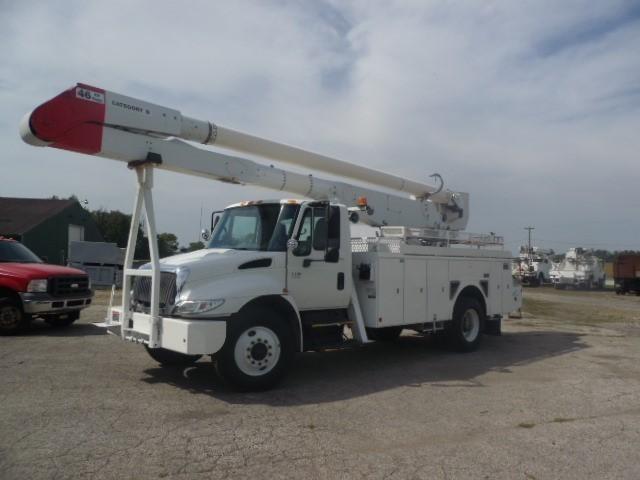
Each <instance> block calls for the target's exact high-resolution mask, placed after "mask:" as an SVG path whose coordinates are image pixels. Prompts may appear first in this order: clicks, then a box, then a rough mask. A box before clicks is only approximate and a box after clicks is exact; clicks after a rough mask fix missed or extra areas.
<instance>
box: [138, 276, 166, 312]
mask: <svg viewBox="0 0 640 480" xmlns="http://www.w3.org/2000/svg"><path fill="white" fill-rule="evenodd" d="M175 299H176V274H175V273H173V272H160V308H161V309H167V307H172V306H173V304H174V302H175ZM132 301H133V304H134V305H137V306H140V307H143V308H144V309H146V308H149V307H150V306H151V277H136V278H135V279H134V281H133V296H132Z"/></svg>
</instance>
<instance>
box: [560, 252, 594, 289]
mask: <svg viewBox="0 0 640 480" xmlns="http://www.w3.org/2000/svg"><path fill="white" fill-rule="evenodd" d="M551 282H552V283H553V286H554V287H555V288H559V289H564V288H567V287H573V288H585V289H587V290H591V289H594V288H604V282H605V273H604V265H603V262H602V260H601V259H600V258H598V257H596V256H595V255H593V252H592V251H590V250H585V249H584V248H580V247H575V248H570V249H569V250H568V251H567V253H566V254H565V256H564V259H563V260H562V261H561V262H560V263H559V264H558V265H557V268H554V269H553V270H552V271H551Z"/></svg>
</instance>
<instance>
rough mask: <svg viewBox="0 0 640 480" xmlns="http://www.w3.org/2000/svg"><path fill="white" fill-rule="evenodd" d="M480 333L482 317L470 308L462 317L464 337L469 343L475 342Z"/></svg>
mask: <svg viewBox="0 0 640 480" xmlns="http://www.w3.org/2000/svg"><path fill="white" fill-rule="evenodd" d="M478 333H480V315H478V312H477V311H476V310H475V309H473V308H470V309H468V310H467V311H466V312H464V315H463V316H462V335H463V336H464V339H465V340H466V341H467V342H473V341H474V340H475V339H476V338H477V337H478Z"/></svg>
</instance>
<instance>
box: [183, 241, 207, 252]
mask: <svg viewBox="0 0 640 480" xmlns="http://www.w3.org/2000/svg"><path fill="white" fill-rule="evenodd" d="M203 248H204V243H202V242H200V241H197V242H189V246H188V247H187V252H194V251H196V250H202V249H203Z"/></svg>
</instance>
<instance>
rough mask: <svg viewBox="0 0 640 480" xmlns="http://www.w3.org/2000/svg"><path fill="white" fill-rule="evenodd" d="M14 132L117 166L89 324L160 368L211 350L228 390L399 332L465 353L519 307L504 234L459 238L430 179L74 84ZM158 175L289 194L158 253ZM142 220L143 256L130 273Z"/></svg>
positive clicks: (445, 197)
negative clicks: (120, 208) (444, 341)
mask: <svg viewBox="0 0 640 480" xmlns="http://www.w3.org/2000/svg"><path fill="white" fill-rule="evenodd" d="M20 131H21V136H22V138H23V139H24V140H25V141H26V142H27V143H30V144H32V145H36V146H49V147H55V148H61V149H65V150H70V151H73V152H79V153H84V154H88V155H94V156H99V157H104V158H108V159H112V160H117V161H120V162H124V163H125V164H127V165H128V166H129V168H131V169H132V170H134V171H135V173H136V178H137V192H136V196H135V200H134V208H133V215H132V221H131V230H130V235H129V242H128V246H127V253H126V257H125V268H124V276H123V285H124V286H123V295H122V303H121V305H119V306H115V307H112V308H110V309H109V311H108V314H107V319H106V321H105V322H104V323H103V324H102V325H103V326H105V327H107V328H110V329H112V330H118V331H119V334H120V336H121V337H122V339H123V340H126V341H131V342H136V343H139V344H142V345H144V347H145V348H146V349H147V351H148V352H149V355H151V357H153V358H154V359H155V360H156V361H158V362H159V363H160V364H162V365H188V364H190V363H193V362H196V361H197V360H198V359H200V358H201V357H202V356H204V355H209V356H211V358H212V359H213V361H214V362H215V365H216V369H217V371H218V373H219V375H220V376H221V377H222V378H223V379H224V380H226V381H227V382H228V383H230V384H231V385H233V386H234V387H236V388H238V389H241V390H260V389H266V388H270V387H272V386H273V385H275V384H276V383H277V382H278V381H279V380H280V379H281V378H282V377H283V376H284V374H285V372H286V371H287V369H288V368H289V366H290V365H291V362H292V359H293V357H294V355H295V354H296V353H297V352H304V351H316V350H322V349H327V348H335V347H341V346H344V345H348V344H353V343H355V344H366V343H369V342H371V341H391V340H394V339H396V338H397V337H398V336H399V335H400V333H401V332H402V330H403V329H407V330H413V331H415V332H418V333H419V334H440V333H442V334H443V335H446V337H447V338H448V340H449V341H450V342H451V344H452V345H453V346H454V347H455V348H456V349H458V350H461V351H471V350H474V349H476V348H477V347H478V345H479V343H480V341H481V338H482V335H483V334H484V333H499V332H500V329H501V321H502V318H503V317H504V316H505V315H507V314H508V313H509V312H511V311H514V310H517V309H519V308H520V305H521V288H520V286H519V283H518V282H517V281H514V279H513V278H512V275H511V258H512V256H511V254H510V252H508V251H506V250H505V249H504V247H503V240H502V238H501V237H498V236H496V235H493V234H491V235H484V234H472V233H469V232H465V231H464V229H465V227H466V225H467V221H468V215H469V196H468V194H467V193H463V192H454V191H450V190H448V189H445V188H444V185H443V182H442V178H441V177H440V176H439V175H437V174H434V175H432V177H433V178H434V179H435V181H436V182H437V185H435V186H434V185H429V184H426V183H422V182H418V181H415V180H410V179H406V178H402V177H399V176H396V175H391V174H388V173H384V172H381V171H378V170H374V169H370V168H367V167H363V166H359V165H356V164H352V163H348V162H344V161H342V160H338V159H335V158H331V157H327V156H324V155H319V154H316V153H312V152H309V151H306V150H302V149H299V148H295V147H291V146H287V145H284V144H281V143H276V142H273V141H270V140H266V139H263V138H259V137H255V136H252V135H248V134H245V133H241V132H238V131H235V130H231V129H228V128H224V127H221V126H220V125H216V124H214V123H212V122H209V121H203V120H199V119H195V118H191V117H187V116H185V115H182V114H181V113H180V112H179V111H178V110H174V109H170V108H166V107H163V106H160V105H156V104H153V103H149V102H146V101H142V100H139V99H136V98H131V97H126V96H124V95H120V94H117V93H114V92H110V91H106V90H103V89H99V88H96V87H92V86H88V85H83V84H78V85H76V86H75V87H73V88H71V89H69V90H67V91H64V92H63V93H61V94H60V95H58V96H57V97H55V98H53V99H51V100H49V101H48V102H46V103H44V104H42V105H40V106H39V107H37V108H36V109H35V110H34V111H33V112H30V113H29V114H27V115H26V116H25V118H24V120H23V122H22V123H21V127H20ZM196 143H199V144H201V145H209V146H214V147H217V148H218V149H224V150H227V152H224V153H223V152H221V151H218V150H211V149H205V148H203V147H198V146H196V145H195V144H196ZM229 150H232V151H233V152H234V154H232V152H229ZM240 154H245V155H252V156H260V157H264V158H267V159H270V160H274V161H277V162H281V163H287V164H293V165H296V166H297V167H301V168H304V169H308V170H316V171H323V172H326V173H329V174H331V175H332V176H334V177H339V178H342V179H344V180H331V179H323V178H321V177H317V176H315V175H312V174H301V173H297V172H294V171H290V170H286V169H283V168H279V167H276V166H274V165H263V164H261V163H258V162H255V161H253V160H249V159H248V158H245V157H242V156H239V155H240ZM156 169H161V170H168V171H172V172H177V173H184V174H189V175H196V176H200V177H205V178H209V179H212V180H216V181H222V182H226V183H232V184H238V185H254V186H259V187H265V188H270V189H273V190H276V191H282V192H288V193H292V194H294V195H296V196H299V197H300V198H299V199H288V198H285V199H277V200H266V199H265V200H255V201H246V202H242V203H238V204H235V205H231V206H229V207H227V208H226V209H224V211H222V212H219V213H217V214H216V215H215V220H216V221H215V224H214V225H212V228H211V229H210V231H208V232H203V233H204V235H205V237H207V242H208V243H207V246H206V248H204V249H202V250H199V251H196V252H191V253H186V254H182V255H175V256H172V257H168V258H164V259H162V260H160V259H159V258H158V248H157V242H156V241H155V239H156V222H155V211H154V204H153V195H152V187H153V173H154V171H155V170H156ZM394 192H395V193H394ZM143 215H144V217H145V218H146V222H145V228H146V233H147V238H148V239H149V247H150V257H151V261H150V263H149V264H147V265H145V266H143V267H141V268H139V269H133V268H132V263H133V252H134V248H135V244H136V237H137V232H138V225H139V223H140V221H141V219H142V217H143ZM357 223H364V224H367V225H369V226H371V227H376V228H377V229H378V230H377V232H378V233H377V235H376V236H371V237H365V238H352V235H351V226H352V225H354V224H357Z"/></svg>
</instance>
